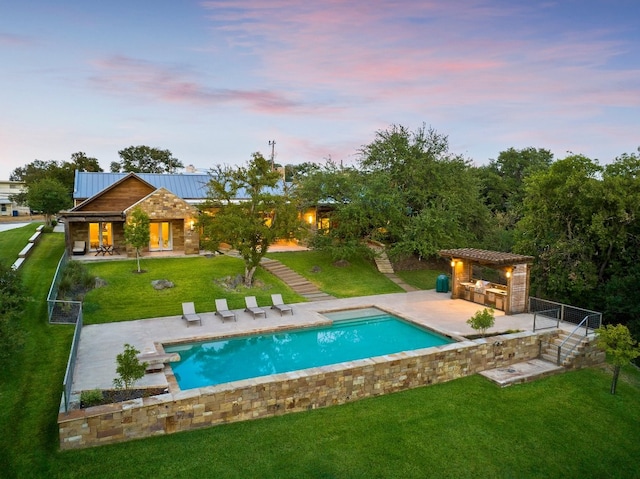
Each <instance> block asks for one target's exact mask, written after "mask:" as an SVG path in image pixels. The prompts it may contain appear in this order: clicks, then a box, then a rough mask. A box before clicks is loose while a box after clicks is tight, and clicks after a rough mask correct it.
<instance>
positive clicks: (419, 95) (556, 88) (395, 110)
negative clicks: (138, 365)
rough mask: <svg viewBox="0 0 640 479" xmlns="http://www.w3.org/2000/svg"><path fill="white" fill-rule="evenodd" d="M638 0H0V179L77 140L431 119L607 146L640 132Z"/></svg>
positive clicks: (350, 149) (274, 131) (284, 143)
mask: <svg viewBox="0 0 640 479" xmlns="http://www.w3.org/2000/svg"><path fill="white" fill-rule="evenodd" d="M638 18H640V2H639V1H638V0H559V1H537V0H457V1H451V0H433V1H430V0H420V1H418V0H350V1H340V0H314V1H312V2H309V1H302V0H300V1H292V0H211V1H195V0H194V1H191V0H154V1H150V0H147V1H143V0H137V1H130V0H129V1H126V2H125V1H121V0H111V1H109V2H91V1H86V0H83V1H70V0H58V1H55V2H52V1H50V0H42V1H40V0H24V1H22V2H9V1H7V0H4V1H2V0H0V179H8V177H9V175H10V173H11V172H12V171H13V170H14V169H15V168H16V167H19V166H24V165H26V164H28V163H30V162H32V161H34V160H36V159H38V160H42V161H48V160H56V161H69V160H70V159H71V155H72V154H73V153H76V152H84V153H85V154H86V155H87V156H89V157H93V158H97V159H98V160H99V162H100V165H101V166H102V168H104V169H105V171H108V170H109V165H110V164H111V162H113V161H119V160H120V158H119V156H118V151H119V150H122V149H124V148H127V147H129V146H138V145H147V146H151V147H157V148H160V149H163V150H164V149H168V150H170V151H171V152H172V154H173V156H174V157H176V158H178V159H179V160H180V161H182V163H184V165H185V166H186V165H193V166H195V167H196V168H197V169H199V170H203V171H206V170H208V169H209V168H212V167H214V166H216V165H242V164H246V163H247V162H248V161H249V160H250V158H251V154H252V153H253V152H260V153H262V154H263V155H264V156H265V157H266V158H270V156H271V153H272V147H271V146H270V145H269V142H275V145H274V147H273V153H274V156H275V161H276V162H277V163H281V164H299V163H302V162H307V161H308V162H315V163H324V162H325V161H326V160H327V159H331V160H333V161H334V162H337V163H343V164H345V165H351V164H357V160H358V158H359V150H360V148H362V146H364V145H367V144H369V143H371V142H372V141H373V140H374V139H375V135H376V132H378V131H384V130H387V129H389V128H390V127H391V126H392V125H402V126H404V127H406V128H408V129H409V130H411V131H416V130H417V129H419V128H420V127H422V126H423V125H424V126H426V127H427V128H429V127H431V128H433V129H435V130H436V131H437V132H438V133H440V134H442V135H446V136H447V137H448V139H449V150H450V152H451V153H452V154H455V155H462V156H463V157H465V158H467V159H469V160H470V161H471V162H473V164H475V165H477V166H479V165H483V164H486V163H488V161H489V160H490V159H496V158H497V157H498V155H499V153H500V152H501V151H505V150H507V149H508V148H516V149H521V148H527V147H535V148H546V149H548V150H551V152H552V153H553V154H554V157H555V158H556V159H561V158H564V157H566V156H567V155H568V154H570V153H574V154H583V155H585V156H587V157H589V158H591V159H594V160H598V161H599V162H600V163H601V164H607V163H610V162H611V161H613V160H614V159H615V158H616V157H618V156H620V155H621V154H623V153H629V154H631V153H636V152H637V149H638V147H639V146H640V28H638Z"/></svg>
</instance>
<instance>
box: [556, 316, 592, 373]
mask: <svg viewBox="0 0 640 479" xmlns="http://www.w3.org/2000/svg"><path fill="white" fill-rule="evenodd" d="M590 316H591V315H587V316H585V317H584V319H583V320H582V321H580V324H578V325H577V326H576V328H575V329H574V330H573V331H571V334H569V335H568V336H567V337H566V338H565V339H564V341H562V343H560V345H559V346H558V363H557V364H558V366H560V365H561V364H562V362H563V361H564V360H565V359H566V358H567V357H568V356H569V355H570V354H571V353H572V352H573V350H574V349H576V348H577V347H578V345H579V344H580V342H576V343H575V344H574V345H573V347H572V348H571V349H570V350H568V351H567V352H566V353H565V354H564V356H563V355H562V348H563V347H564V345H565V344H566V343H567V341H569V339H571V337H572V336H573V335H574V334H576V333H577V332H578V331H580V330H581V329H582V328H584V336H585V337H586V336H588V335H589V318H590ZM592 331H593V330H592Z"/></svg>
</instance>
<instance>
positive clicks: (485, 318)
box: [467, 308, 496, 338]
mask: <svg viewBox="0 0 640 479" xmlns="http://www.w3.org/2000/svg"><path fill="white" fill-rule="evenodd" d="M493 313H494V311H493V309H491V308H488V309H487V308H484V309H483V310H482V311H476V314H474V315H473V316H471V317H470V318H469V319H468V320H467V324H468V325H469V326H471V327H472V328H473V329H475V330H476V331H480V334H482V337H483V338H484V335H485V333H486V331H487V329H489V328H490V327H492V326H493V325H494V324H495V322H496V318H495V317H494V316H493Z"/></svg>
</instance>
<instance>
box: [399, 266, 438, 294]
mask: <svg viewBox="0 0 640 479" xmlns="http://www.w3.org/2000/svg"><path fill="white" fill-rule="evenodd" d="M396 274H397V275H398V276H399V277H400V278H402V279H403V280H404V282H405V283H407V284H410V285H411V286H413V287H415V288H418V289H436V280H437V279H438V276H440V275H441V274H446V273H444V272H443V271H436V270H432V269H420V270H415V271H396Z"/></svg>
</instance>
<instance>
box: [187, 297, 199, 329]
mask: <svg viewBox="0 0 640 479" xmlns="http://www.w3.org/2000/svg"><path fill="white" fill-rule="evenodd" d="M182 319H185V320H186V321H187V327H189V325H190V324H191V323H200V326H202V319H201V318H200V316H198V315H197V314H196V307H195V305H194V304H193V303H182Z"/></svg>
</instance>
